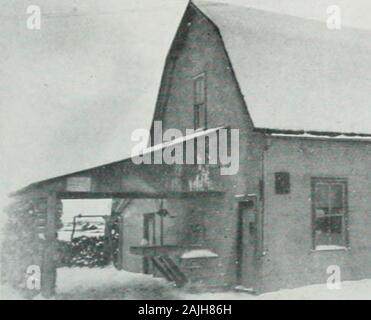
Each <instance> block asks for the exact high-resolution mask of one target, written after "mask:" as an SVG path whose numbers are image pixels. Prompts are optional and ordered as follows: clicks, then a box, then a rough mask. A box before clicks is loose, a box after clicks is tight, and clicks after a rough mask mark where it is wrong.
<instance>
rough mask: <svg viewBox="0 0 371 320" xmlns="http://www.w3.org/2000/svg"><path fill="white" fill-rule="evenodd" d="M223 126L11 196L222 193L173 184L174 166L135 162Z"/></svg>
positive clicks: (160, 196)
mask: <svg viewBox="0 0 371 320" xmlns="http://www.w3.org/2000/svg"><path fill="white" fill-rule="evenodd" d="M220 129H222V128H221V127H220V128H212V129H208V130H202V131H196V132H195V133H194V134H191V135H187V136H184V137H182V138H178V139H175V140H173V141H171V142H166V143H163V144H159V145H155V146H153V147H150V148H148V149H146V150H144V152H143V153H140V154H137V155H133V156H132V157H131V158H127V159H123V160H121V161H117V162H113V163H109V164H105V165H102V166H98V167H95V168H90V169H86V170H82V171H78V172H74V173H69V174H66V175H62V176H59V177H54V178H50V179H47V180H43V181H39V182H35V183H32V184H30V185H29V186H27V187H25V188H23V189H21V190H19V191H17V192H15V193H13V194H11V196H13V197H18V196H22V197H29V198H35V197H36V198H37V197H43V196H47V195H48V194H50V193H56V195H57V197H58V198H60V199H105V198H106V199H107V198H127V199H166V198H173V199H174V198H179V199H185V198H192V197H205V196H213V195H221V194H223V192H222V191H216V190H207V191H204V190H202V191H190V190H183V189H182V188H181V187H179V185H178V187H176V186H174V184H173V183H170V182H169V181H170V180H174V179H177V178H179V177H176V176H174V166H175V165H168V164H165V163H163V164H144V163H143V164H136V163H135V162H134V161H133V159H134V158H136V157H139V156H144V155H148V154H150V155H151V156H152V159H153V158H154V157H153V156H154V154H155V153H157V152H163V151H164V149H166V148H171V147H174V146H175V145H178V144H184V143H186V142H187V141H189V140H193V139H198V138H200V137H205V136H208V135H210V134H215V133H216V132H218V131H219V130H220ZM175 185H176V184H175Z"/></svg>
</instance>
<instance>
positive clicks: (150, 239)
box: [143, 213, 156, 274]
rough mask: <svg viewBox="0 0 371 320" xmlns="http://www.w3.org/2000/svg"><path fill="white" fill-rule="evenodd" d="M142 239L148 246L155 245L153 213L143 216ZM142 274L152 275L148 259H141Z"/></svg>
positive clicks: (151, 267)
mask: <svg viewBox="0 0 371 320" xmlns="http://www.w3.org/2000/svg"><path fill="white" fill-rule="evenodd" d="M143 239H144V241H145V242H146V245H148V246H154V245H156V220H155V214H154V213H148V214H145V215H143ZM143 272H144V273H145V274H152V273H153V266H152V263H151V260H150V259H149V258H146V257H144V258H143Z"/></svg>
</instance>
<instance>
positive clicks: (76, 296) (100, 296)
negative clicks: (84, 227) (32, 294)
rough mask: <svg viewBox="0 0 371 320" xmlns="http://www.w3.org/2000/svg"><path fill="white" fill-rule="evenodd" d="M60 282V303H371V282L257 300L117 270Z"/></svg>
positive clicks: (71, 272)
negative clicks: (133, 301)
mask: <svg viewBox="0 0 371 320" xmlns="http://www.w3.org/2000/svg"><path fill="white" fill-rule="evenodd" d="M57 278H58V281H57V295H56V297H55V298H56V299H57V300H64V299H66V300H71V299H72V300H80V299H81V300H85V299H94V300H286V299H287V300H346V299H350V300H354V299H360V300H371V279H369V280H360V281H348V282H343V283H342V284H341V289H338V290H337V289H333V290H330V289H328V288H327V287H326V285H324V284H321V285H312V286H306V287H301V288H296V289H286V290H281V291H277V292H271V293H265V294H262V295H259V296H256V295H252V294H249V293H244V292H235V291H229V292H223V293H221V292H218V293H210V292H209V293H199V291H200V290H199V289H200V288H197V292H198V293H195V288H193V289H192V287H191V286H190V287H188V288H184V289H177V288H175V287H174V286H173V284H171V283H168V282H166V281H165V280H164V279H161V278H154V277H152V276H150V275H143V274H136V273H130V272H126V271H118V270H116V269H115V268H114V267H107V268H104V269H98V268H94V269H89V268H61V269H58V277H57ZM40 298H41V297H40V296H38V297H36V299H40ZM1 299H21V296H19V295H18V294H17V293H16V292H15V291H14V290H12V289H10V288H7V287H5V288H4V287H3V288H2V296H1Z"/></svg>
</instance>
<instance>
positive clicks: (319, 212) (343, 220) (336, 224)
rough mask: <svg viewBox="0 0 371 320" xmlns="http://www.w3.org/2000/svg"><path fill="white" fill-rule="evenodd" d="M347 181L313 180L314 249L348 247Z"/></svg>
mask: <svg viewBox="0 0 371 320" xmlns="http://www.w3.org/2000/svg"><path fill="white" fill-rule="evenodd" d="M347 197H348V195H347V181H346V180H344V179H323V178H314V179H313V180H312V211H313V212H312V217H313V219H312V228H313V230H312V231H313V249H321V248H328V247H329V246H330V247H333V248H337V247H346V246H347V245H348V228H347V224H348V221H347V220H348V219H347V215H348V212H347V202H348V199H347Z"/></svg>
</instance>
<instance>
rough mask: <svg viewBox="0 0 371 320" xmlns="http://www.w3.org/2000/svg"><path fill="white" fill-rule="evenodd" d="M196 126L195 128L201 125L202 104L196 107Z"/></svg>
mask: <svg viewBox="0 0 371 320" xmlns="http://www.w3.org/2000/svg"><path fill="white" fill-rule="evenodd" d="M194 126H195V129H198V128H199V127H200V106H195V107H194Z"/></svg>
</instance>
